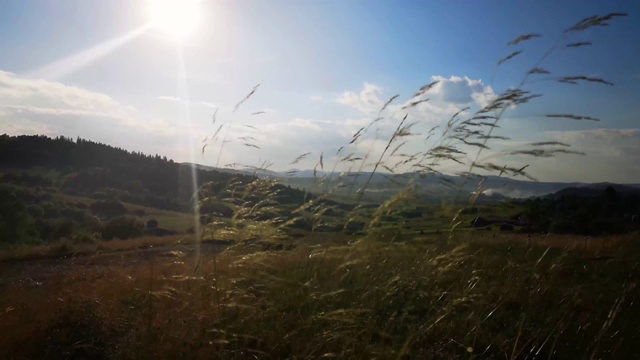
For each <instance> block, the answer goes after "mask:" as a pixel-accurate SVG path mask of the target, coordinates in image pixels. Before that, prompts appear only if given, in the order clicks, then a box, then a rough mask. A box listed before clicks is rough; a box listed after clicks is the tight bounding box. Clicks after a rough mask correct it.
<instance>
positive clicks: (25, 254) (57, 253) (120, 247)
mask: <svg viewBox="0 0 640 360" xmlns="http://www.w3.org/2000/svg"><path fill="white" fill-rule="evenodd" d="M195 242H196V237H195V235H173V236H164V237H156V236H142V237H138V238H133V239H126V240H111V241H97V242H94V243H91V244H76V243H73V242H72V241H69V240H67V239H62V240H59V241H56V242H53V243H51V244H47V245H19V246H15V247H10V248H4V249H2V250H0V261H18V260H38V259H51V258H61V257H70V256H71V257H73V256H83V255H91V254H99V253H109V252H119V251H128V250H137V249H148V248H153V247H166V246H172V245H178V244H193V243H195Z"/></svg>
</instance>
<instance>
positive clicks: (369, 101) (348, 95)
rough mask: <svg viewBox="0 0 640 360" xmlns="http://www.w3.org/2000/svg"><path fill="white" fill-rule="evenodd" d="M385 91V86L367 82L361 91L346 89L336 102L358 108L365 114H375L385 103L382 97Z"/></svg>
mask: <svg viewBox="0 0 640 360" xmlns="http://www.w3.org/2000/svg"><path fill="white" fill-rule="evenodd" d="M383 92H384V88H383V87H381V86H378V85H374V84H370V83H367V82H365V83H364V84H363V85H362V90H360V92H359V93H356V92H353V91H345V92H344V93H342V95H341V96H340V97H339V98H337V99H336V102H337V103H338V104H342V105H347V106H349V107H352V108H354V109H357V110H358V111H360V112H362V113H364V114H373V113H375V112H377V111H379V110H380V108H381V107H382V105H384V101H383V100H382V99H381V98H380V96H381V95H382V93H383Z"/></svg>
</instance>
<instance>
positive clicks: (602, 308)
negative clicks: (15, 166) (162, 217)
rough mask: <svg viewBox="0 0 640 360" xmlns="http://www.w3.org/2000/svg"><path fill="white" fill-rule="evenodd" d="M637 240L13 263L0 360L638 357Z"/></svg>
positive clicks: (479, 241) (373, 245)
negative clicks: (14, 359) (81, 359)
mask: <svg viewBox="0 0 640 360" xmlns="http://www.w3.org/2000/svg"><path fill="white" fill-rule="evenodd" d="M637 237H638V235H637V234H634V235H627V236H621V237H605V238H593V239H589V240H588V242H587V243H586V248H585V240H584V239H583V238H581V237H562V236H549V237H543V236H540V237H534V238H533V239H532V244H531V246H529V245H528V240H527V238H526V236H522V235H500V236H496V237H493V236H487V235H485V236H483V237H479V236H478V234H474V233H468V234H462V235H461V237H460V238H457V239H454V242H453V243H447V240H446V236H444V235H443V236H441V237H435V236H424V237H418V238H413V239H410V241H399V242H388V240H385V238H387V239H388V237H386V236H385V237H383V238H357V237H353V236H343V235H340V236H338V235H337V234H331V233H325V234H313V235H312V236H309V237H304V238H300V239H299V240H298V243H297V246H296V247H272V246H264V244H262V245H263V246H257V245H260V244H258V243H255V242H254V243H247V244H240V245H236V246H233V247H230V248H227V250H225V251H224V252H222V253H219V250H221V248H219V247H216V246H214V245H205V246H203V248H202V252H201V255H202V256H201V257H200V258H199V259H198V258H197V257H196V256H195V251H194V248H193V247H190V246H180V245H178V246H177V247H175V248H172V249H167V250H164V249H163V250H162V251H152V252H149V251H143V250H141V251H140V252H126V253H123V254H119V255H118V254H115V255H100V256H84V257H77V258H72V259H66V260H55V261H44V262H20V263H4V264H3V265H2V266H3V271H2V273H3V274H10V275H4V279H5V280H4V281H3V282H2V283H0V287H1V288H2V291H1V292H0V294H2V295H0V309H2V312H0V333H2V334H3V336H2V337H0V349H2V350H0V352H1V353H0V357H2V358H7V359H11V358H49V359H57V358H60V359H67V358H92V359H99V358H105V359H107V358H109V359H127V358H131V359H133V358H136V359H137V358H162V359H173V358H184V357H185V356H186V357H189V358H203V359H205V358H206V359H209V358H219V359H233V358H237V359H244V358H258V359H269V358H273V359H279V358H379V359H390V358H440V359H451V358H479V359H480V358H482V359H486V358H496V359H498V358H500V359H503V358H506V359H524V358H544V359H567V358H604V359H622V358H634V357H635V356H637V355H638V354H640V352H639V351H638V350H637V347H636V344H637V342H638V341H639V340H640V339H639V335H638V333H637V331H636V324H637V323H638V321H640V312H638V311H637V306H638V299H640V292H639V290H638V287H637V282H638V280H640V276H639V275H640V274H639V273H638V271H639V269H638V264H639V262H638V259H639V258H640V246H639V244H640V243H638V238H637ZM265 249H276V250H271V251H265ZM278 249H287V250H278ZM9 277H10V278H9Z"/></svg>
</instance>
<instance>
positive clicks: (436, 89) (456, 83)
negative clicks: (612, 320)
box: [428, 75, 495, 106]
mask: <svg viewBox="0 0 640 360" xmlns="http://www.w3.org/2000/svg"><path fill="white" fill-rule="evenodd" d="M431 81H438V83H437V84H436V85H434V86H433V88H432V89H431V90H430V91H429V93H428V95H429V96H433V97H436V98H438V99H439V100H441V101H442V102H445V103H453V104H461V105H468V104H472V103H475V104H477V105H479V106H485V105H486V104H488V103H489V101H490V100H491V98H492V97H494V96H495V94H494V92H493V89H492V88H491V86H487V85H484V83H483V82H482V80H473V79H469V78H468V77H467V76H465V77H459V76H455V75H452V76H450V77H449V78H448V79H447V78H445V77H442V76H437V75H436V76H432V77H431Z"/></svg>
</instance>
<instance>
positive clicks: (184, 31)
mask: <svg viewBox="0 0 640 360" xmlns="http://www.w3.org/2000/svg"><path fill="white" fill-rule="evenodd" d="M147 6H148V11H149V17H150V19H151V25H152V26H154V27H155V28H157V29H159V30H161V31H163V32H165V33H167V34H168V35H171V36H173V37H174V38H176V39H178V40H180V39H182V38H184V37H185V36H186V35H188V34H189V33H191V32H192V31H193V30H194V29H195V27H196V26H197V25H198V21H199V20H200V0H147Z"/></svg>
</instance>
